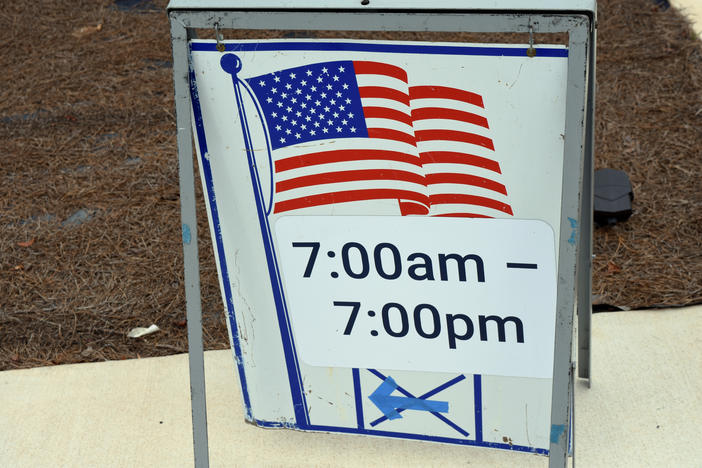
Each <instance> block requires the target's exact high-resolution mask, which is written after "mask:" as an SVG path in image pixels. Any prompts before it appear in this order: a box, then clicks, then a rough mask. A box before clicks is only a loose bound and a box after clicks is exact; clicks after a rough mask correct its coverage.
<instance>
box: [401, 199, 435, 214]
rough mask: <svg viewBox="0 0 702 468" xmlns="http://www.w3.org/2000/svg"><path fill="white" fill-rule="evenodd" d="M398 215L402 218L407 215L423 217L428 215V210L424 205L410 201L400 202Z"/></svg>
mask: <svg viewBox="0 0 702 468" xmlns="http://www.w3.org/2000/svg"><path fill="white" fill-rule="evenodd" d="M400 213H401V214H402V216H407V215H425V214H428V213H429V208H428V207H427V206H426V205H422V204H420V203H415V202H411V201H405V200H400Z"/></svg>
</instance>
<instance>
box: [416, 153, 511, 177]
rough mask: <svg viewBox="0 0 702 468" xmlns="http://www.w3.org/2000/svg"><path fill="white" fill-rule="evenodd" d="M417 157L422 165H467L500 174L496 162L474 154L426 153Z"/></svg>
mask: <svg viewBox="0 0 702 468" xmlns="http://www.w3.org/2000/svg"><path fill="white" fill-rule="evenodd" d="M419 156H420V160H421V162H422V164H432V163H438V164H467V165H469V166H475V167H482V168H483V169H487V170H489V171H493V172H497V173H498V174H502V171H500V164H499V163H498V162H497V161H493V160H492V159H488V158H482V157H480V156H475V155H474V154H468V153H456V152H453V151H427V152H424V153H419Z"/></svg>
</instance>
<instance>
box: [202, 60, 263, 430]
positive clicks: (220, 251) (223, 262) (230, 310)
mask: <svg viewBox="0 0 702 468" xmlns="http://www.w3.org/2000/svg"><path fill="white" fill-rule="evenodd" d="M189 75H190V100H191V102H192V106H193V115H194V118H195V132H196V133H197V142H198V146H199V149H200V164H201V168H202V171H203V173H204V176H205V183H206V185H207V196H208V200H207V201H208V202H209V205H210V213H211V215H212V225H213V226H214V229H215V235H214V237H215V241H216V245H217V258H218V259H219V266H220V275H222V285H223V287H224V297H225V298H226V300H227V315H228V318H229V326H230V328H231V331H232V333H231V335H232V344H233V346H234V354H236V366H237V369H238V370H239V380H240V381H241V394H242V396H243V398H244V407H245V409H246V417H247V419H252V418H253V415H252V413H251V400H250V399H249V390H248V385H247V383H246V374H245V372H244V361H243V358H242V355H241V344H240V342H239V329H238V327H237V325H236V319H235V318H234V302H233V300H232V291H231V286H230V284H229V271H228V270H227V259H226V258H225V256H224V245H223V243H222V229H221V226H220V224H219V211H218V209H217V203H216V202H215V194H214V186H213V183H212V167H211V166H210V162H209V161H208V160H207V158H205V155H206V154H207V142H206V140H205V126H204V124H203V121H202V108H201V107H200V98H199V95H198V92H197V83H196V81H195V72H194V71H193V69H192V68H191V69H190V71H189Z"/></svg>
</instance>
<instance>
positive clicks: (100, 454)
mask: <svg viewBox="0 0 702 468" xmlns="http://www.w3.org/2000/svg"><path fill="white" fill-rule="evenodd" d="M700 329H702V307H700V306H697V307H690V308H685V309H672V310H655V311H639V312H619V313H607V314H596V315H595V316H594V317H593V355H592V363H593V386H592V388H591V389H587V388H585V386H584V385H583V384H578V385H576V418H575V424H576V446H575V451H576V462H577V464H578V465H579V466H583V467H617V466H631V467H646V466H650V467H656V468H659V467H697V468H699V467H702V446H701V445H700V439H701V438H700V429H699V428H700V426H701V425H702V391H700V388H702V336H701V335H700ZM205 365H206V376H207V405H208V423H209V438H210V462H211V464H212V466H373V465H381V464H382V465H383V466H403V467H404V466H456V465H470V466H477V467H482V466H484V467H494V466H520V467H522V466H523V467H531V466H546V465H547V459H546V458H544V457H540V456H535V455H528V454H523V453H506V452H502V451H496V450H490V449H482V448H475V447H459V446H451V445H442V444H434V443H423V442H409V441H402V440H396V439H383V438H370V437H360V436H351V435H332V434H311V433H301V432H296V431H291V430H272V429H260V428H256V427H254V426H251V425H249V424H246V423H244V416H243V411H242V404H241V397H240V393H239V389H238V383H237V380H236V376H235V368H234V364H233V360H232V355H231V353H230V352H229V351H212V352H207V353H206V354H205ZM0 392H1V394H2V405H1V406H0V465H1V466H4V467H30V466H31V467H41V466H47V467H48V466H115V467H131V466H168V467H171V466H192V462H193V459H192V456H193V455H192V453H193V452H192V434H191V420H190V397H189V381H188V362H187V355H177V356H170V357H164V358H150V359H140V360H130V361H113V362H105V363H96V364H78V365H66V366H55V367H43V368H35V369H27V370H17V371H5V372H2V373H0Z"/></svg>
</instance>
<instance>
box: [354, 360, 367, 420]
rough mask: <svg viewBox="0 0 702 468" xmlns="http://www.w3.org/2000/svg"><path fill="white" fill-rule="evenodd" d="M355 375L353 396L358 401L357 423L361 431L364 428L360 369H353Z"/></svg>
mask: <svg viewBox="0 0 702 468" xmlns="http://www.w3.org/2000/svg"><path fill="white" fill-rule="evenodd" d="M351 371H352V373H353V396H354V398H355V400H356V423H357V424H358V428H359V429H363V428H364V426H365V425H364V422H363V393H361V375H360V372H359V370H358V369H351Z"/></svg>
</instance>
